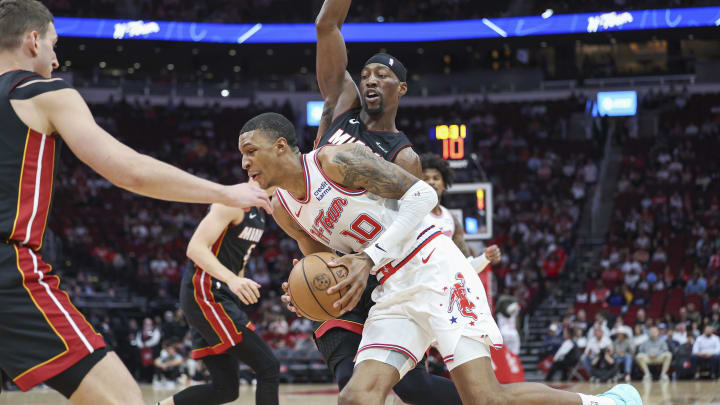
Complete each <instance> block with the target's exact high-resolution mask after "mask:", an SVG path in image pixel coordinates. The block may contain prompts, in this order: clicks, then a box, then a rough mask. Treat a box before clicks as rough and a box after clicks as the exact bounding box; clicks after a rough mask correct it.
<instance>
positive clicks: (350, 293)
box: [333, 283, 362, 309]
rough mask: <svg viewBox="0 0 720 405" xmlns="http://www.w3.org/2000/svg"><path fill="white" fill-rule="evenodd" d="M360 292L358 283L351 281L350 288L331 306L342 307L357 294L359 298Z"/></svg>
mask: <svg viewBox="0 0 720 405" xmlns="http://www.w3.org/2000/svg"><path fill="white" fill-rule="evenodd" d="M361 294H362V290H361V289H360V288H359V284H357V283H353V284H352V285H351V286H350V289H349V290H348V291H346V292H345V294H343V296H342V297H340V299H339V300H337V301H335V303H334V304H333V306H334V307H335V308H343V309H344V308H345V307H347V306H348V304H350V303H351V302H352V301H353V300H354V299H355V296H358V300H359V299H360V298H359V295H361Z"/></svg>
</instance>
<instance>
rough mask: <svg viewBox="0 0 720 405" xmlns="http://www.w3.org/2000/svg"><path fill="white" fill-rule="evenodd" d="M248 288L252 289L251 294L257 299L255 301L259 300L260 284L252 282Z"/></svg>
mask: <svg viewBox="0 0 720 405" xmlns="http://www.w3.org/2000/svg"><path fill="white" fill-rule="evenodd" d="M248 289H249V290H250V294H251V295H252V296H253V298H254V299H255V302H257V299H258V298H260V290H258V286H256V285H255V284H250V285H249V286H248Z"/></svg>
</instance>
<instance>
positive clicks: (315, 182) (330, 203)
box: [275, 148, 427, 265]
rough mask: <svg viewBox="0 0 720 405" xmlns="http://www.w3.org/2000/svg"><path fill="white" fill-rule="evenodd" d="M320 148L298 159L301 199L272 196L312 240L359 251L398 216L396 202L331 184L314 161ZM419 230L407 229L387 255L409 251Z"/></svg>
mask: <svg viewBox="0 0 720 405" xmlns="http://www.w3.org/2000/svg"><path fill="white" fill-rule="evenodd" d="M321 149H322V148H320V149H317V150H314V151H312V152H310V153H308V154H305V155H303V156H302V160H301V162H302V166H303V171H304V173H305V199H303V200H299V199H297V198H295V196H293V195H292V194H291V193H290V192H288V191H287V190H284V189H282V188H279V187H278V188H277V189H276V190H275V195H276V196H277V198H278V199H279V201H280V203H281V205H282V206H283V207H284V208H285V210H286V211H287V212H288V214H289V215H290V216H291V217H292V218H293V219H294V220H295V222H297V224H298V225H300V227H301V228H302V229H304V230H305V232H307V234H308V235H310V236H311V237H312V238H314V239H315V240H317V241H318V242H320V243H322V244H324V245H325V246H328V247H330V248H332V249H334V250H337V251H340V252H342V253H345V254H349V253H355V252H360V251H362V250H364V249H365V248H366V247H367V246H369V245H370V243H372V242H373V241H375V240H377V239H378V238H379V237H380V235H382V233H383V232H385V230H386V229H387V228H388V227H389V226H390V224H392V222H393V220H394V219H395V218H396V217H397V214H398V200H394V199H389V198H383V197H380V196H377V195H375V194H372V193H370V192H368V191H366V190H351V189H348V188H346V187H343V186H342V185H340V184H337V183H335V182H333V181H332V180H330V178H328V177H327V176H326V175H325V173H324V172H323V170H322V168H321V167H320V163H319V162H318V159H317V154H318V151H320V150H321ZM426 227H427V225H426ZM422 229H424V228H422ZM422 229H420V230H411V231H410V232H408V235H407V237H406V238H404V239H403V240H398V241H396V243H395V244H393V246H392V247H388V248H389V249H392V252H389V254H390V256H391V257H393V256H394V257H400V255H401V254H402V253H404V252H406V251H407V250H408V249H410V248H411V247H412V245H413V243H414V242H415V240H416V238H417V236H418V234H419V233H421V230H422ZM378 265H380V263H378Z"/></svg>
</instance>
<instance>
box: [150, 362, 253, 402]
mask: <svg viewBox="0 0 720 405" xmlns="http://www.w3.org/2000/svg"><path fill="white" fill-rule="evenodd" d="M202 361H203V362H204V363H205V367H206V368H207V369H208V371H209V372H210V376H211V381H212V382H211V383H210V384H201V385H193V386H191V387H188V388H185V389H184V390H182V391H180V392H178V393H177V394H175V395H173V396H172V397H171V398H167V399H165V400H164V401H162V402H160V405H195V404H207V405H218V404H225V403H228V402H232V401H234V400H236V399H237V397H238V393H239V388H240V383H239V381H238V363H237V360H235V359H234V358H233V357H232V356H230V355H229V354H227V353H224V354H217V355H213V356H207V357H205V358H203V360H202ZM260 403H261V402H258V404H260Z"/></svg>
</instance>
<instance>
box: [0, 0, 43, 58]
mask: <svg viewBox="0 0 720 405" xmlns="http://www.w3.org/2000/svg"><path fill="white" fill-rule="evenodd" d="M51 22H53V15H52V13H50V10H48V8H47V7H45V5H43V4H42V3H40V2H39V1H38V0H0V51H8V50H13V49H16V48H17V47H19V46H20V44H22V39H23V36H24V35H25V34H27V33H28V32H30V31H37V32H38V33H39V34H40V36H41V37H44V36H45V34H46V33H47V30H48V26H49V25H50V23H51Z"/></svg>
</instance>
